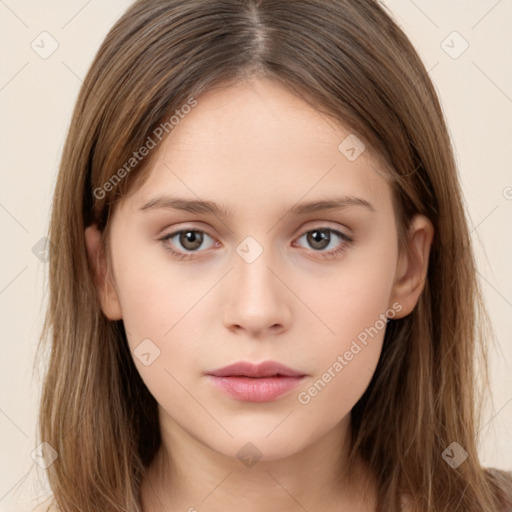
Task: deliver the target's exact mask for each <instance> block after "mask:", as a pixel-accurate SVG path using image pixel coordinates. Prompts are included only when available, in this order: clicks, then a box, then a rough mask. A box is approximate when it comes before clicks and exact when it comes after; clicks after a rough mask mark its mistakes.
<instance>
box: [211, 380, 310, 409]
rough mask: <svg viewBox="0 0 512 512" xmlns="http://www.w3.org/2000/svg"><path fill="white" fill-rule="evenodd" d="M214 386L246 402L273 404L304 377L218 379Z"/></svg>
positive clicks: (214, 381)
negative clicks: (272, 402)
mask: <svg viewBox="0 0 512 512" xmlns="http://www.w3.org/2000/svg"><path fill="white" fill-rule="evenodd" d="M209 377H210V379H211V380H212V382H213V384H214V385H215V386H217V387H218V388H220V389H221V390H222V391H224V392H226V393H227V394H228V395H231V396H232V397H233V398H236V399H238V400H243V401H245V402H271V401H272V400H275V399H277V398H278V397H280V396H281V395H284V394H285V393H287V392H289V391H291V390H292V389H294V388H296V387H297V386H298V385H299V384H300V382H301V381H302V379H303V378H304V377H261V378H253V377H216V376H215V375H209Z"/></svg>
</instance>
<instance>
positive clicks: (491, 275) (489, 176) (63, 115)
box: [0, 0, 512, 511]
mask: <svg viewBox="0 0 512 512" xmlns="http://www.w3.org/2000/svg"><path fill="white" fill-rule="evenodd" d="M384 3H385V5H387V6H388V7H389V9H390V10H391V12H392V13H393V16H394V18H395V19H396V20H397V22H398V23H399V24H400V26H401V27H402V28H403V29H404V30H405V32H406V33H407V34H408V36H409V37H410V38H411V40H412V42H413V44H414V45H415V47H416V48H417V49H418V51H419V53H420V55H421V56H422V58H423V60H424V62H425V64H426V67H427V69H428V70H429V73H430V76H431V77H432V80H433V81H434V84H435V86H436V88H437V90H438V93H439V95H440V98H441V102H442V105H443V108H444V110H445V113H446V117H447V121H448V125H449V128H450V131H451V134H452V137H453V141H454V144H455V148H456V157H457V161H458V163H459V166H460V172H461V176H462V183H463V187H464V193H465V197H466V203H467V208H468V211H469V216H470V221H471V224H472V236H473V240H474V242H475V244H476V251H477V256H478V265H479V275H480V280H481V283H482V287H483V291H484V293H485V298H486V301H487V306H488V308H489V311H490V314H491V319H492V321H493V323H494V326H495V330H496V335H497V342H498V343H497V345H496V346H495V348H493V350H492V352H491V354H490V360H491V365H492V366H491V368H492V372H491V377H492V389H493V392H494V407H492V406H491V404H489V406H488V408H487V411H486V413H485V418H484V422H483V424H482V426H481V427H482V431H481V436H482V443H481V447H480V454H481V460H482V463H483V464H484V465H486V466H494V467H498V468H503V469H508V470H512V443H511V442H510V441H511V440H512V386H511V382H512V379H511V376H510V375H511V372H510V367H511V365H512V334H511V327H512V322H511V320H510V318H511V317H512V278H511V276H512V272H511V266H510V262H511V261H512V239H511V236H510V220H511V216H512V172H511V161H512V149H511V148H512V141H511V140H510V138H511V135H512V65H511V62H512V35H511V32H510V30H509V28H510V26H511V23H512V1H511V0H499V1H498V0H478V1H476V0H469V1H468V0H448V1H443V0H435V1H434V0H423V1H421V0H415V1H412V0H387V1H386V2H384ZM129 4H130V2H129V1H127V0H110V1H109V2H108V3H107V2H99V1H98V0H90V1H85V0H69V1H67V2H58V1H56V0H48V1H45V2H35V1H32V2H30V1H28V0H0V49H1V50H0V51H1V52H2V53H1V56H2V61H1V66H0V108H1V112H2V115H1V118H0V130H1V133H0V141H1V144H2V146H1V153H0V155H1V160H0V168H1V177H0V229H1V238H2V250H1V255H2V260H1V261H2V263H1V266H0V312H1V315H2V321H1V323H0V330H1V339H2V356H1V372H0V460H1V466H0V511H13V510H25V511H26V510H28V506H29V505H31V504H33V502H32V501H30V500H31V498H32V497H33V496H35V495H37V494H41V493H42V492H43V490H44V489H42V488H41V489H40V488H39V487H38V484H37V481H36V477H37V476H39V478H40V479H43V478H44V472H43V470H41V469H40V468H39V466H37V465H36V464H35V463H34V461H33V460H32V458H31V453H32V451H33V450H34V448H35V445H36V443H35V433H36V413H37V406H38V397H39V392H40V381H39V377H38V375H37V373H36V374H34V375H32V362H33V358H34V351H35V347H36V343H37V338H38V335H39V331H40V328H41V323H42V319H43V310H44V307H45V304H46V299H45V296H46V293H45V291H44V285H45V275H46V270H47V269H46V264H45V263H44V262H43V261H40V259H38V258H37V257H36V256H35V254H34V253H33V252H32V248H33V247H34V246H36V247H37V245H36V244H37V243H38V242H39V241H40V239H41V238H42V237H43V236H45V233H46V229H47V225H48V216H49V209H50V201H51V195H52V190H53V187H54V183H55V177H56V173H57V169H58V163H59V158H60V156H61V151H62V146H63V143H64V139H65V135H66V131H67V128H68V126H69V122H70V118H71V113H72V109H73V106H74V101H75V98H76V95H77V93H78V89H79V87H80V85H81V81H82V78H83V77H84V76H85V73H86V71H87V69H88V67H89V65H90V63H91V61H92V58H93V56H94V54H95V52H96V50H97V48H98V46H99V44H100V43H101V41H102V40H103V38H104V37H105V35H106V33H107V31H108V30H109V28H110V27H111V26H112V24H113V23H114V21H115V20H116V19H117V18H118V17H119V16H120V15H121V13H122V12H123V11H124V10H125V9H126V8H127V7H128V5H129ZM44 31H46V32H48V33H49V34H50V35H51V36H46V35H44V36H40V34H41V33H42V32H44ZM453 31H457V32H458V33H459V34H460V36H458V35H453V34H452V32H453ZM450 34H452V35H450ZM43 37H44V38H46V39H45V40H44V41H45V44H44V49H46V51H48V49H51V44H52V39H51V38H53V39H54V40H55V41H56V43H55V44H58V48H57V49H56V51H55V52H54V53H53V54H52V55H50V56H48V57H47V58H41V57H40V56H39V55H38V53H36V51H34V50H33V49H32V47H31V43H32V42H33V41H35V42H34V43H33V44H34V46H35V45H37V44H39V45H40V47H39V49H38V50H39V51H40V52H42V51H44V49H43V48H41V46H42V43H41V42H40V41H41V38H43ZM447 37H448V38H447ZM462 38H463V39H462ZM464 40H465V41H467V43H468V44H469V46H468V48H467V50H466V51H465V52H464V53H462V54H461V55H460V56H457V54H458V53H459V52H460V50H462V49H463V48H464V44H465V43H464ZM443 41H445V42H444V43H443ZM36 48H37V47H36ZM445 50H446V51H445ZM447 52H448V53H447ZM450 54H451V55H450ZM453 57H457V58H453ZM43 482H44V480H43ZM16 503H17V504H16Z"/></svg>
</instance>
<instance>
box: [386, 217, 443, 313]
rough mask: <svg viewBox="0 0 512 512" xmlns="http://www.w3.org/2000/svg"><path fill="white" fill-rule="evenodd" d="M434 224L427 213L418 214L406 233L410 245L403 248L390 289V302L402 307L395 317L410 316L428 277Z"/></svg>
mask: <svg viewBox="0 0 512 512" xmlns="http://www.w3.org/2000/svg"><path fill="white" fill-rule="evenodd" d="M433 237H434V227H433V225H432V223H431V222H430V220H429V219H428V218H427V217H425V216H424V215H416V216H415V217H414V218H413V220H412V222H411V226H410V228H409V231H408V234H407V248H408V250H405V249H404V248H402V249H401V251H400V254H399V257H398V263H397V266H396V272H395V281H394V284H393V290H392V293H391V299H392V300H391V304H393V303H394V302H398V303H399V304H401V306H402V309H401V310H400V312H399V313H398V314H397V315H395V316H394V318H403V317H404V316H407V315H408V314H409V313H410V312H411V311H412V310H413V309H414V307H415V306H416V304H417V302H418V299H419V297H420V294H421V292H422V291H423V288H424V287H425V279H426V277H427V271H428V262H429V255H430V248H431V245H432V240H433Z"/></svg>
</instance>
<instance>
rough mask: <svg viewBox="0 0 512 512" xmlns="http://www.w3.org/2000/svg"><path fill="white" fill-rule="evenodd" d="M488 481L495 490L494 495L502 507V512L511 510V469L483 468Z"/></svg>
mask: <svg viewBox="0 0 512 512" xmlns="http://www.w3.org/2000/svg"><path fill="white" fill-rule="evenodd" d="M484 471H485V473H486V475H487V478H488V480H489V483H490V484H491V485H492V487H493V488H494V490H495V493H496V497H497V498H498V500H499V502H500V506H502V507H503V512H510V511H511V510H512V471H505V470H503V469H496V468H484Z"/></svg>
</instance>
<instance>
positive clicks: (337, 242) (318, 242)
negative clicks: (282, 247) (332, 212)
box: [297, 227, 353, 259]
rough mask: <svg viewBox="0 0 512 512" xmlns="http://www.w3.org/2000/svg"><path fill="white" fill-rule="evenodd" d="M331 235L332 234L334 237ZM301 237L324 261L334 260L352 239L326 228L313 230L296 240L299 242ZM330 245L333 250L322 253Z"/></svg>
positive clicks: (335, 230)
mask: <svg viewBox="0 0 512 512" xmlns="http://www.w3.org/2000/svg"><path fill="white" fill-rule="evenodd" d="M332 234H334V237H333V236H332ZM303 237H306V240H307V243H308V244H309V245H310V247H312V248H313V249H314V251H315V252H318V253H319V255H320V256H321V257H323V258H326V259H329V258H334V257H336V256H337V255H339V254H341V253H342V252H343V251H345V249H346V248H347V247H348V246H349V245H350V244H351V243H352V242H353V239H352V238H351V237H349V236H348V235H346V234H345V233H342V232H341V231H338V230H337V229H333V228H328V227H321V228H315V229H311V230H309V231H306V232H305V233H304V234H303V235H302V236H300V237H299V238H298V239H297V240H300V239H301V238H303ZM330 245H331V246H332V245H334V247H335V248H334V249H331V250H330V251H323V250H324V249H326V248H327V247H329V246H330Z"/></svg>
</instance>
